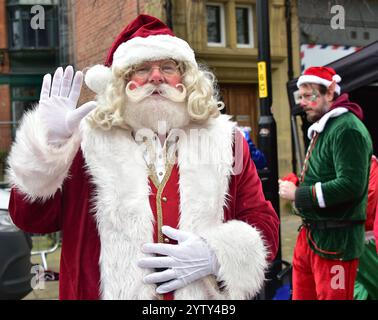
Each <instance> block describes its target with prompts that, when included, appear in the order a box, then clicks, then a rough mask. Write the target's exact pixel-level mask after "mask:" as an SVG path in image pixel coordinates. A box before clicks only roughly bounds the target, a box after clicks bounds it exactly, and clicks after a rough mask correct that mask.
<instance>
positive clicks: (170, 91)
mask: <svg viewBox="0 0 378 320" xmlns="http://www.w3.org/2000/svg"><path fill="white" fill-rule="evenodd" d="M131 85H135V86H136V88H135V89H133V90H131V89H130V86H131ZM125 91H126V96H127V97H128V98H129V99H130V100H131V101H132V102H135V103H138V102H140V101H142V100H143V99H145V98H147V97H149V96H151V95H152V94H153V93H158V94H159V95H160V96H162V97H164V98H167V99H169V100H171V101H173V102H184V101H185V99H186V92H187V91H186V88H185V86H184V85H183V84H181V83H179V84H177V85H176V88H174V87H172V86H170V85H168V84H165V83H163V84H160V85H157V86H156V85H154V84H151V83H147V84H145V85H143V86H140V87H138V86H137V84H136V83H135V82H134V81H130V82H129V83H128V84H127V85H126V89H125Z"/></svg>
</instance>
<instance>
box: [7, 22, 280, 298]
mask: <svg viewBox="0 0 378 320" xmlns="http://www.w3.org/2000/svg"><path fill="white" fill-rule="evenodd" d="M82 80H83V73H82V72H80V71H77V72H76V73H75V75H74V71H73V68H72V67H71V66H68V67H67V68H65V70H63V69H62V68H58V69H57V70H56V72H55V74H54V76H53V79H52V80H51V76H50V75H49V74H48V75H46V76H45V77H44V79H43V85H42V91H41V97H40V101H39V104H38V106H36V108H35V109H34V110H33V111H30V112H28V113H27V114H25V116H24V118H23V120H22V123H21V125H20V127H19V130H18V132H17V135H16V140H15V143H14V145H13V146H12V149H11V152H10V156H9V171H8V176H9V179H10V183H11V184H12V196H11V202H10V213H11V216H12V218H13V221H14V223H15V224H16V225H17V226H19V227H20V228H22V229H23V230H25V231H28V232H34V233H48V232H55V231H58V230H61V231H62V253H61V266H60V299H161V298H163V299H250V298H252V297H254V296H255V295H256V294H257V293H258V291H259V290H260V289H261V288H262V285H263V283H264V272H265V271H266V268H267V266H268V264H269V261H271V260H272V259H274V257H275V255H276V252H277V248H278V224H279V222H278V218H277V215H276V213H275V212H274V210H273V208H272V206H271V204H270V202H268V201H266V200H265V198H264V195H263V192H262V187H261V182H260V180H259V177H258V175H257V172H256V169H255V167H254V164H253V162H252V161H251V158H250V154H249V149H248V144H247V143H246V141H245V140H244V138H243V136H242V134H241V133H240V132H239V131H238V130H237V129H236V128H235V123H233V122H231V121H230V117H229V116H226V115H220V112H219V110H220V108H221V107H222V103H221V102H219V101H218V100H217V96H216V90H215V85H214V84H215V78H214V76H213V75H212V74H211V73H210V72H209V71H206V70H204V69H203V68H200V67H199V66H198V64H197V62H196V60H195V55H194V52H193V50H192V49H191V48H190V46H189V45H188V44H187V43H186V42H185V41H184V40H182V39H180V38H178V37H176V36H175V35H174V34H173V32H172V31H171V30H170V29H169V28H168V27H167V26H166V25H164V24H163V23H162V22H161V21H160V20H158V19H156V18H154V17H151V16H147V15H140V16H138V17H137V18H136V19H135V20H134V21H132V22H131V23H130V24H129V25H128V26H127V27H126V28H125V29H124V30H123V31H122V32H121V33H120V35H119V36H118V37H117V38H116V40H115V41H114V43H113V45H112V47H111V48H110V51H109V54H108V57H107V59H106V62H105V65H97V66H94V67H92V68H90V69H89V70H88V71H87V73H86V76H85V82H86V84H87V85H88V87H89V88H91V89H92V90H93V91H95V92H96V93H97V96H96V101H92V102H88V103H86V104H85V105H83V106H81V107H79V108H76V106H77V101H78V98H79V95H80V90H81V86H82Z"/></svg>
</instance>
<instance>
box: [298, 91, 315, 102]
mask: <svg viewBox="0 0 378 320" xmlns="http://www.w3.org/2000/svg"><path fill="white" fill-rule="evenodd" d="M319 96H320V95H319V94H318V93H305V94H303V95H297V96H296V98H295V100H296V102H297V103H300V102H301V101H302V100H305V101H307V102H314V101H316V99H317V98H318V97H319Z"/></svg>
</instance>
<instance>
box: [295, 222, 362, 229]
mask: <svg viewBox="0 0 378 320" xmlns="http://www.w3.org/2000/svg"><path fill="white" fill-rule="evenodd" d="M364 223H365V220H340V221H337V220H336V221H335V220H333V221H330V220H328V221H322V220H318V221H315V220H303V221H302V226H305V227H307V228H309V229H318V230H325V229H335V228H345V227H350V226H353V225H357V224H364Z"/></svg>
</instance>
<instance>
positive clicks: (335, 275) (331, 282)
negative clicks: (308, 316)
mask: <svg viewBox="0 0 378 320" xmlns="http://www.w3.org/2000/svg"><path fill="white" fill-rule="evenodd" d="M357 267H358V259H353V260H349V261H341V260H330V259H324V258H322V257H320V256H319V255H317V254H316V253H314V252H313V251H312V250H311V249H310V247H309V245H308V243H307V239H306V228H304V227H302V228H301V230H300V232H299V235H298V238H297V243H296V245H295V249H294V256H293V300H353V291H354V281H355V279H356V274H357Z"/></svg>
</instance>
